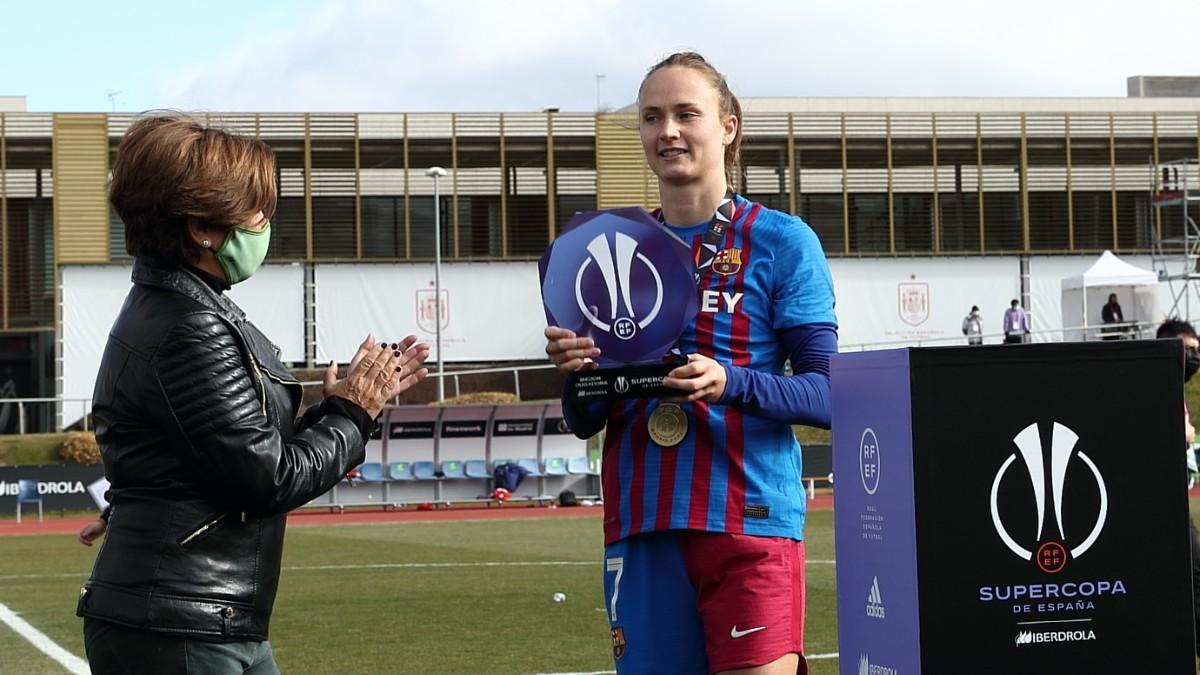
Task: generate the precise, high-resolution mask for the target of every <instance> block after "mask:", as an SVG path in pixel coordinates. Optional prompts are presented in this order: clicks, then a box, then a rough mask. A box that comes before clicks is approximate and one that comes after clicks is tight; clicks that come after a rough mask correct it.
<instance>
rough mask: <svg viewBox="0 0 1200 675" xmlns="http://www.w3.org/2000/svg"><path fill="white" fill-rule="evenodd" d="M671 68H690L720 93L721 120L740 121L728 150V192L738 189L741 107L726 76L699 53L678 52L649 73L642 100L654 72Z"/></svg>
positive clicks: (726, 179) (718, 100)
mask: <svg viewBox="0 0 1200 675" xmlns="http://www.w3.org/2000/svg"><path fill="white" fill-rule="evenodd" d="M670 66H681V67H683V68H691V69H692V70H695V71H698V72H700V73H702V74H704V75H705V76H706V77H707V78H708V81H709V84H711V85H712V87H713V89H715V90H716V91H717V107H718V109H719V111H720V114H721V118H722V119H727V118H728V117H729V116H730V115H732V116H734V117H736V118H737V120H738V125H737V133H735V134H734V136H733V142H732V143H730V144H729V145H727V146H725V183H726V184H728V186H729V189H731V190H735V189H737V183H735V182H734V180H733V176H734V173H735V172H736V171H737V165H738V162H739V161H741V156H742V103H741V101H739V100H738V99H737V97H736V96H734V95H733V92H732V91H730V89H729V83H727V82H726V81H725V76H724V75H722V74H721V71H719V70H717V69H716V68H714V67H713V65H712V64H711V63H709V62H708V60H707V59H705V58H704V57H703V56H702V55H700V53H699V52H676V53H674V54H671V55H670V56H668V57H667V58H665V59H663V60H662V61H659V62H658V63H656V64H654V66H653V67H652V68H650V70H648V71H646V76H645V77H643V78H642V84H641V86H639V87H638V96H639V97H640V96H641V92H642V87H644V86H646V80H648V79H650V76H651V75H653V74H654V73H655V72H657V71H659V70H662V69H663V68H667V67H670Z"/></svg>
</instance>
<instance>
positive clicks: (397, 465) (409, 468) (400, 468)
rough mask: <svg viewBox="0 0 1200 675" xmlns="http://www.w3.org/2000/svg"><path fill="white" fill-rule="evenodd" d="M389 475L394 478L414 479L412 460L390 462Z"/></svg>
mask: <svg viewBox="0 0 1200 675" xmlns="http://www.w3.org/2000/svg"><path fill="white" fill-rule="evenodd" d="M388 476H390V477H391V479H392V480H412V479H413V465H412V462H392V463H391V464H388Z"/></svg>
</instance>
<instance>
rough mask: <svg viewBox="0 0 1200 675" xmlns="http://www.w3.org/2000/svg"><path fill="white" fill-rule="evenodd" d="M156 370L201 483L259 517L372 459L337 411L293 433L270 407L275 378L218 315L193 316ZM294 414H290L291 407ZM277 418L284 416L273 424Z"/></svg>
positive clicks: (176, 330) (170, 423)
mask: <svg viewBox="0 0 1200 675" xmlns="http://www.w3.org/2000/svg"><path fill="white" fill-rule="evenodd" d="M151 367H152V370H153V372H154V376H155V378H156V381H157V386H158V388H159V390H160V391H161V394H162V396H163V397H164V398H165V401H166V406H167V410H168V411H169V413H170V415H171V417H172V419H171V420H165V421H164V426H166V427H168V428H173V429H174V431H175V432H176V434H177V438H176V441H175V442H176V444H177V446H178V447H179V450H180V452H182V453H184V454H185V456H186V458H187V460H188V463H189V464H190V465H191V466H193V467H194V469H195V471H196V478H197V481H198V482H200V483H201V484H203V485H205V486H206V487H208V488H209V489H211V490H212V492H213V494H214V496H216V497H218V498H219V499H220V500H221V501H223V502H226V503H228V504H229V505H230V506H231V507H233V508H235V509H238V510H242V511H245V512H248V513H252V514H257V515H269V514H274V513H280V512H284V511H289V510H291V509H293V508H296V507H298V506H301V505H303V504H305V503H307V502H309V501H311V500H312V499H313V498H315V497H317V496H319V495H321V494H323V493H324V492H326V491H327V490H329V488H331V487H333V485H335V484H336V483H337V482H338V480H340V479H341V477H342V476H343V475H344V473H345V471H346V470H347V468H348V467H353V466H357V465H358V464H359V463H361V462H362V461H363V459H364V454H365V452H364V451H365V443H366V439H365V438H364V437H363V436H362V433H361V432H360V430H359V428H358V426H357V425H356V424H355V423H354V421H352V420H351V419H349V418H347V417H345V416H343V415H338V414H327V415H325V416H324V417H323V418H321V419H320V420H319V421H316V422H315V423H313V424H311V425H309V426H308V427H307V428H305V429H304V430H303V431H300V432H298V433H295V434H294V435H291V436H290V437H284V436H283V435H281V432H280V430H279V428H277V427H280V428H284V429H291V428H292V424H291V422H292V420H287V421H286V424H284V425H281V424H279V420H278V419H274V420H273V419H271V418H269V417H268V416H269V415H271V416H275V417H277V416H278V415H279V414H280V413H279V411H278V410H275V409H273V406H269V405H268V404H267V397H266V395H265V388H264V386H263V384H262V383H261V382H259V381H258V380H259V379H260V378H262V377H266V376H267V375H264V374H263V373H262V371H261V370H260V369H259V366H258V364H257V363H255V361H254V358H253V357H252V356H251V352H250V350H249V349H248V348H247V346H246V345H245V344H242V342H241V340H240V339H239V338H238V337H237V336H236V334H235V331H234V330H233V329H232V328H231V327H230V326H229V325H227V324H226V323H225V321H224V320H223V319H222V318H221V317H219V316H217V315H216V314H214V313H210V312H198V313H193V314H189V315H186V316H185V317H183V319H182V320H181V321H180V322H179V323H177V324H176V325H175V326H174V327H173V328H172V329H171V330H170V331H169V332H168V334H167V335H166V337H165V339H164V341H163V342H162V344H161V345H160V346H159V348H158V350H157V351H156V353H155V355H154V357H153V359H152V363H151ZM288 414H289V415H290V411H289V412H288ZM272 422H274V423H272Z"/></svg>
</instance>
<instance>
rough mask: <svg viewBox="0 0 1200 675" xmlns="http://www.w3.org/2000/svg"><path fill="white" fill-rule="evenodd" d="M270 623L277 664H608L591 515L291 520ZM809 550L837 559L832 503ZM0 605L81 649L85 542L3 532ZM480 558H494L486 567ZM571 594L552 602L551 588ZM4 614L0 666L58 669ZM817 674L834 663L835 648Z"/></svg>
mask: <svg viewBox="0 0 1200 675" xmlns="http://www.w3.org/2000/svg"><path fill="white" fill-rule="evenodd" d="M287 537H288V539H287V547H286V550H285V556H284V567H285V569H284V571H283V576H282V580H281V584H280V585H281V590H280V593H279V598H278V600H277V601H276V604H275V613H274V616H273V619H272V623H271V644H272V646H273V647H274V649H275V655H276V660H277V661H278V662H279V667H280V669H281V670H282V671H283V672H284V673H422V674H424V673H431V674H432V673H463V674H474V673H559V672H589V671H603V670H611V669H612V667H613V666H612V660H611V647H610V640H609V635H608V623H607V620H606V618H605V613H604V611H603V609H601V608H602V607H603V600H602V592H601V585H600V580H601V576H600V563H599V560H600V557H601V551H602V541H601V530H600V519H599V518H598V517H588V518H568V517H558V518H550V519H539V520H512V521H502V520H501V521H497V520H492V521H465V522H416V523H412V522H410V523H384V524H362V525H341V526H312V527H294V528H291V529H289V530H288V535H287ZM808 539H809V540H808V544H807V553H808V557H809V559H810V560H812V561H831V560H832V559H833V513H832V512H831V511H814V512H812V513H811V514H810V517H809V526H808ZM0 551H2V554H0V559H2V560H3V565H2V567H0V603H3V604H5V605H7V606H8V607H9V608H10V609H11V610H13V611H14V612H16V613H17V614H19V615H20V616H21V617H22V618H24V619H25V620H26V621H28V622H29V623H30V624H32V625H33V626H34V627H35V628H37V629H38V630H40V631H41V632H43V633H45V634H46V635H47V636H48V637H49V638H51V639H52V640H54V641H55V642H57V643H58V644H59V645H61V646H62V647H64V648H65V649H67V650H68V651H70V652H73V653H75V654H78V655H80V656H82V655H83V640H82V636H81V626H82V620H81V619H78V618H76V617H75V614H74V609H75V600H76V598H77V596H78V593H79V587H80V585H81V583H82V582H83V581H84V580H85V579H86V577H87V573H88V570H89V569H90V565H91V561H92V558H93V556H94V554H95V550H94V549H88V548H84V547H82V546H80V545H79V544H78V543H76V542H75V540H74V537H73V536H64V535H56V536H49V535H47V536H28V537H8V538H4V539H0ZM481 563H500V564H495V565H490V564H489V565H484V564H481ZM808 590H809V601H808V619H807V628H806V633H807V640H806V642H807V648H808V651H809V653H812V654H826V653H832V652H836V651H837V635H836V628H835V624H834V613H835V604H836V603H835V596H834V570H833V565H832V564H829V563H828V562H813V563H811V564H810V565H809V566H808ZM559 591H561V592H563V593H565V594H566V595H567V601H566V602H564V603H561V604H556V603H554V602H553V601H552V595H553V594H554V593H555V592H559ZM60 672H63V671H62V670H61V669H60V668H59V666H58V665H57V664H56V663H55V662H54V661H52V660H51V659H49V658H48V657H46V656H44V655H42V654H41V652H39V651H37V650H35V649H34V648H33V647H32V646H31V645H30V644H29V643H28V642H26V641H25V640H24V639H23V638H21V637H19V636H18V635H17V634H15V633H14V632H12V631H11V630H9V629H8V628H7V627H5V626H3V625H0V673H60ZM812 672H813V673H817V674H822V673H824V674H828V673H836V672H837V661H836V659H823V660H818V661H814V662H813V663H812Z"/></svg>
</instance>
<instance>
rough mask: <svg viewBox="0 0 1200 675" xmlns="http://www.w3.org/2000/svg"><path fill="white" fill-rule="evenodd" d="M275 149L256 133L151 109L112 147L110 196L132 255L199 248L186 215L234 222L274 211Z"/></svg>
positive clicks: (182, 254)
mask: <svg viewBox="0 0 1200 675" xmlns="http://www.w3.org/2000/svg"><path fill="white" fill-rule="evenodd" d="M276 196H277V191H276V185H275V152H274V151H273V150H271V147H270V146H269V145H267V144H266V143H263V142H262V141H260V140H256V139H253V138H246V137H245V136H239V135H237V134H233V133H230V132H227V131H222V130H220V129H213V128H209V127H206V126H204V125H203V124H200V123H199V122H197V121H196V120H194V119H191V118H190V117H187V116H185V115H181V114H161V113H156V114H154V115H152V116H149V117H143V118H142V119H139V120H138V121H136V122H134V123H133V124H132V125H131V126H130V127H129V130H128V131H126V132H125V136H124V137H123V138H122V139H121V144H120V146H118V147H117V158H116V161H115V162H114V163H113V167H112V182H111V183H110V184H109V188H108V200H109V202H110V203H111V204H112V207H113V209H114V210H115V211H116V212H117V214H118V215H119V216H120V217H121V221H122V222H123V223H124V224H125V250H126V251H127V252H128V253H129V254H130V255H133V256H145V257H150V258H154V259H155V260H157V261H159V262H161V263H168V264H179V263H182V262H190V261H193V260H195V259H196V258H197V257H198V255H199V253H200V250H199V248H198V247H197V246H196V245H195V243H194V242H193V241H192V239H191V237H189V236H188V229H187V226H188V221H189V220H198V221H200V222H201V223H204V224H205V225H207V226H209V227H217V228H222V229H226V230H228V229H232V228H233V227H234V226H235V225H237V224H238V223H241V222H243V221H244V220H246V219H247V218H249V217H250V216H252V215H254V214H255V213H257V212H259V211H262V212H263V213H264V214H266V215H267V216H268V217H270V215H271V214H273V213H274V211H275V202H276Z"/></svg>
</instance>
